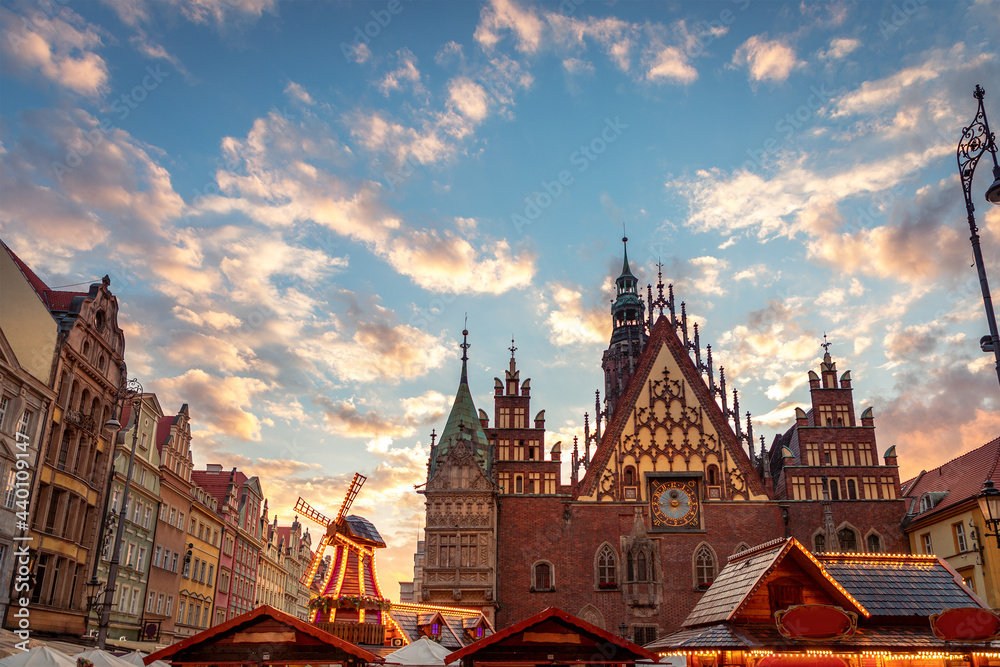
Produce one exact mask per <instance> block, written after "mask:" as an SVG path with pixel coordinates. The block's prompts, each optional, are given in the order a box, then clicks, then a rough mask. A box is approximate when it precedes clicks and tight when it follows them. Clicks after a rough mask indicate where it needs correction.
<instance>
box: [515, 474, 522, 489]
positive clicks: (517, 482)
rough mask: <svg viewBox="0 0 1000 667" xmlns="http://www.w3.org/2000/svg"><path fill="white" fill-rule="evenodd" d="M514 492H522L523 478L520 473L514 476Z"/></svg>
mask: <svg viewBox="0 0 1000 667" xmlns="http://www.w3.org/2000/svg"><path fill="white" fill-rule="evenodd" d="M514 493H524V478H523V477H521V476H520V475H517V476H516V477H514Z"/></svg>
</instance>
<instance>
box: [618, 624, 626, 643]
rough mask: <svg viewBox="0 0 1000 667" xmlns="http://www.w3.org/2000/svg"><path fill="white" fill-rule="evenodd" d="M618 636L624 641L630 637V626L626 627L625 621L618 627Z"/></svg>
mask: <svg viewBox="0 0 1000 667" xmlns="http://www.w3.org/2000/svg"><path fill="white" fill-rule="evenodd" d="M618 635H619V636H620V637H621V638H622V639H625V637H626V636H627V635H628V626H627V625H625V621H622V622H621V624H620V625H619V626H618Z"/></svg>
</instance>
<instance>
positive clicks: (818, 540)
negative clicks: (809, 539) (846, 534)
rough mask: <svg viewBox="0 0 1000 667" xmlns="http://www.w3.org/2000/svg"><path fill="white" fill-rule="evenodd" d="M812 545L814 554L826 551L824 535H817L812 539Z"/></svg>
mask: <svg viewBox="0 0 1000 667" xmlns="http://www.w3.org/2000/svg"><path fill="white" fill-rule="evenodd" d="M813 543H814V545H815V547H816V548H815V549H813V551H815V552H816V553H818V554H821V553H823V552H824V551H826V535H823V534H820V535H817V536H816V537H815V538H814V539H813Z"/></svg>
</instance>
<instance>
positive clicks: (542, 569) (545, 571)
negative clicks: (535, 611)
mask: <svg viewBox="0 0 1000 667" xmlns="http://www.w3.org/2000/svg"><path fill="white" fill-rule="evenodd" d="M532 583H533V586H534V589H535V590H536V591H551V590H554V589H555V586H554V585H553V584H554V580H553V576H552V565H551V563H547V562H544V561H543V562H539V563H535V566H534V568H533V569H532Z"/></svg>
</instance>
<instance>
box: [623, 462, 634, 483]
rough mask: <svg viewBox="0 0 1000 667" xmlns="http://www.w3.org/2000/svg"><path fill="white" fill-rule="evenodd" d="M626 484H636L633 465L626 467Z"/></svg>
mask: <svg viewBox="0 0 1000 667" xmlns="http://www.w3.org/2000/svg"><path fill="white" fill-rule="evenodd" d="M625 486H635V468H633V467H632V466H626V468H625Z"/></svg>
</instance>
